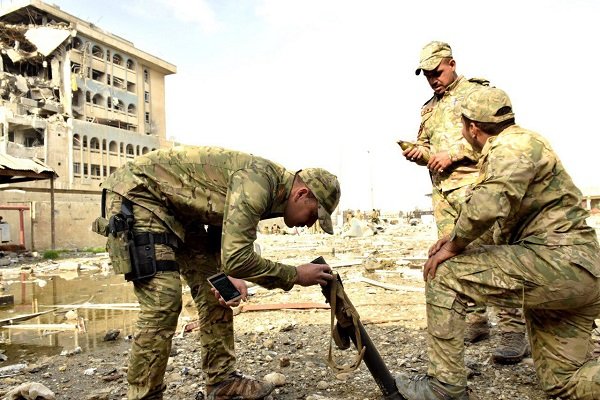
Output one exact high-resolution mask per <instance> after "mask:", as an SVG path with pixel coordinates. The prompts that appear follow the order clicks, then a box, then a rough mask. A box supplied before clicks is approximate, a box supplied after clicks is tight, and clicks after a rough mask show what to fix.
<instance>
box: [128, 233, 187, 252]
mask: <svg viewBox="0 0 600 400" xmlns="http://www.w3.org/2000/svg"><path fill="white" fill-rule="evenodd" d="M150 236H152V238H151V237H150ZM133 240H134V242H135V245H136V246H146V245H148V244H164V245H167V246H169V247H171V248H172V249H177V248H178V247H179V242H178V241H177V236H175V235H173V234H172V233H169V232H162V233H149V232H147V233H141V234H139V235H135V237H134V239H133Z"/></svg>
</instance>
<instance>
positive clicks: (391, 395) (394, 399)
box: [311, 257, 406, 400]
mask: <svg viewBox="0 0 600 400" xmlns="http://www.w3.org/2000/svg"><path fill="white" fill-rule="evenodd" d="M311 262H312V263H313V264H327V262H326V261H325V259H324V258H323V257H318V258H317V259H315V260H313V261H311ZM338 279H339V283H340V284H341V283H342V279H341V278H340V277H339V275H338ZM342 286H343V285H342ZM327 301H329V299H327ZM333 311H335V310H333ZM357 328H358V330H359V332H360V338H361V340H362V344H363V346H364V347H365V354H364V356H363V361H364V362H365V365H366V366H367V368H368V369H369V372H370V373H371V375H372V376H373V379H375V383H376V384H377V386H379V390H381V393H383V398H384V400H406V399H405V398H404V396H402V395H401V394H400V393H399V392H398V387H397V386H396V380H395V379H394V377H393V376H392V374H391V373H390V370H389V369H388V367H387V366H386V365H385V362H383V359H382V358H381V355H380V354H379V351H377V348H376V347H375V345H374V344H373V342H372V341H371V338H370V337H369V334H368V333H367V331H366V330H365V327H364V326H363V324H362V323H361V322H360V321H358V327H357ZM335 329H337V330H338V331H339V333H340V336H341V337H344V336H346V337H349V338H350V339H351V340H352V343H354V347H356V335H355V333H354V329H353V327H348V328H342V327H341V326H339V324H336V326H335Z"/></svg>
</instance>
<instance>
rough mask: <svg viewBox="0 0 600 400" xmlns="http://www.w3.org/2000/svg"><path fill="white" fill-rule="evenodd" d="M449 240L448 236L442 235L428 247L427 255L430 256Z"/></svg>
mask: <svg viewBox="0 0 600 400" xmlns="http://www.w3.org/2000/svg"><path fill="white" fill-rule="evenodd" d="M448 240H450V237H449V236H444V237H442V238H441V239H439V240H438V241H437V242H435V243H434V244H433V245H432V246H431V247H430V248H429V253H427V256H429V257H431V256H432V255H434V254H435V253H437V252H438V251H439V250H440V248H441V247H442V246H443V245H444V244H445V243H446V242H447V241H448Z"/></svg>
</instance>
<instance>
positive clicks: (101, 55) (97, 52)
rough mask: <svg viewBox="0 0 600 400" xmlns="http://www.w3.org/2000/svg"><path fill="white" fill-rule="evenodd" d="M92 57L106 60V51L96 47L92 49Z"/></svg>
mask: <svg viewBox="0 0 600 400" xmlns="http://www.w3.org/2000/svg"><path fill="white" fill-rule="evenodd" d="M92 55H93V56H94V57H98V58H101V59H104V50H102V48H101V47H100V46H98V45H94V47H92Z"/></svg>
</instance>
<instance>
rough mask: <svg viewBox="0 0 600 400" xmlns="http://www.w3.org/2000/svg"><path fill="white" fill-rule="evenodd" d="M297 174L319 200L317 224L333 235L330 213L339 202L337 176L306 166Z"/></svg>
mask: <svg viewBox="0 0 600 400" xmlns="http://www.w3.org/2000/svg"><path fill="white" fill-rule="evenodd" d="M297 174H298V176H299V177H300V178H301V179H302V181H304V183H305V184H306V186H307V187H308V188H309V189H310V191H311V192H312V193H313V194H314V195H315V197H316V198H317V200H318V201H319V225H320V226H321V229H323V230H324V231H325V232H327V233H329V234H330V235H333V223H332V222H331V214H333V211H334V210H335V208H336V207H337V205H338V203H339V202H340V183H339V182H338V180H337V177H336V176H335V175H333V174H331V173H330V172H328V171H326V170H324V169H322V168H306V169H302V170H300V171H298V173H297Z"/></svg>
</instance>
